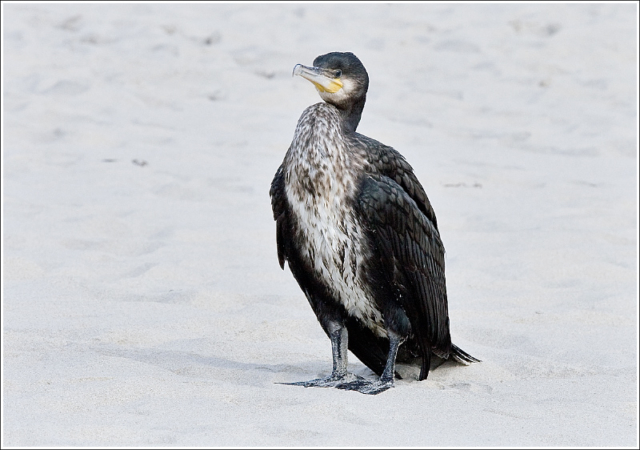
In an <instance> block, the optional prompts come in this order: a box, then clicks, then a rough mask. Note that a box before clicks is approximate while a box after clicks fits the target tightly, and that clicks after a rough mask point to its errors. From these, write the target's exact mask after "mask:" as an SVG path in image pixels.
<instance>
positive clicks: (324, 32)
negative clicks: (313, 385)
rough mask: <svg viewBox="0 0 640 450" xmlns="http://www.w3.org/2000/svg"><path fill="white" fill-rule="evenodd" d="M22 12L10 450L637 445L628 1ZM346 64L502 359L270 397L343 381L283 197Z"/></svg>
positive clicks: (7, 112) (484, 347)
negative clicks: (289, 238) (362, 70)
mask: <svg viewBox="0 0 640 450" xmlns="http://www.w3.org/2000/svg"><path fill="white" fill-rule="evenodd" d="M2 7H3V14H2V16H3V52H4V53H3V57H4V61H3V127H4V128H3V146H2V148H3V169H2V177H3V241H2V251H3V265H2V269H3V283H2V284H3V295H2V301H3V305H2V312H3V315H2V316H3V318H2V325H3V333H2V338H3V352H2V354H3V366H2V367H3V373H2V375H3V388H2V389H3V395H2V397H3V398H2V400H3V403H2V406H3V419H2V420H3V424H2V425H3V427H2V433H3V446H11V447H15V446H20V447H22V446H207V447H211V446H398V447H405V446H432V447H441V446H505V447H511V446H569V447H573V446H616V447H617V446H629V447H634V446H637V445H638V389H637V383H638V331H637V326H638V239H637V231H638V195H637V189H638V140H637V137H638V134H637V119H638V110H637V105H638V103H637V100H638V90H637V81H638V73H637V65H638V48H637V37H638V25H637V14H638V6H637V4H635V3H625V4H615V3H601V4H598V3H588V4H547V3H544V4H502V3H495V4H456V3H445V4H313V5H312V4H246V5H245V4H146V3H144V4H75V3H65V4H47V3H45V4H27V3H24V4H21V3H17V4H14V3H7V2H5V3H3V4H2ZM329 51H352V52H354V53H355V54H356V55H358V57H359V58H360V59H361V60H362V61H363V63H364V64H365V66H366V68H367V70H368V72H369V74H370V78H371V84H370V90H369V95H368V103H367V106H366V107H365V111H364V115H363V118H362V122H361V124H360V127H359V131H360V132H361V133H363V134H366V135H368V136H371V137H373V138H375V139H378V140H380V141H381V142H384V143H385V144H388V145H392V146H393V147H395V148H396V149H398V150H399V151H400V152H402V153H403V154H404V155H405V156H406V157H407V159H408V160H409V162H410V163H411V164H412V166H413V167H414V169H415V172H416V173H417V175H418V177H419V179H420V180H421V182H422V184H423V185H424V187H425V190H426V191H427V193H428V195H429V198H430V200H431V202H432V204H433V206H434V208H435V211H436V214H437V216H438V223H439V228H440V230H441V235H442V239H443V241H444V243H445V247H446V249H447V259H446V261H447V282H448V291H449V305H450V306H449V315H450V318H451V331H452V337H453V341H454V342H455V343H456V344H457V345H459V346H460V347H461V348H463V349H464V350H466V351H467V352H469V353H470V354H472V355H474V356H476V357H478V358H480V359H482V360H483V362H482V363H480V364H475V365H472V366H468V367H465V366H459V365H454V364H449V363H447V364H445V365H443V366H441V367H440V368H438V369H436V370H434V371H433V372H432V373H431V374H430V376H429V379H428V380H426V381H423V382H417V381H415V380H411V379H404V380H399V381H398V382H397V383H396V387H395V388H394V389H391V390H389V391H387V392H385V393H383V394H380V395H378V396H366V395H362V394H359V393H357V392H344V391H341V390H337V389H304V388H300V387H294V386H285V385H281V384H277V383H278V382H290V381H300V380H307V379H310V378H315V377H317V376H324V375H326V374H328V373H329V372H330V370H331V351H330V345H329V341H328V339H327V338H326V336H325V335H324V333H323V332H322V330H321V329H320V326H319V325H318V323H317V320H316V318H315V316H314V315H313V313H312V311H311V309H310V307H309V305H308V304H307V301H306V300H305V298H304V295H303V294H302V292H301V291H300V289H299V288H298V286H297V285H296V283H295V281H294V280H293V277H292V276H291V274H290V272H289V270H288V269H287V268H285V271H281V270H280V268H279V266H278V262H277V257H276V246H275V224H274V222H273V220H272V216H271V210H270V202H269V196H268V191H269V184H270V182H271V179H272V177H273V174H274V173H275V171H276V169H277V168H278V166H279V164H280V162H281V161H282V158H283V156H284V154H285V152H286V150H287V147H288V145H289V143H290V141H291V138H292V135H293V131H294V129H295V125H296V121H297V119H298V117H299V116H300V114H301V112H302V111H303V110H304V108H306V107H307V106H309V105H311V104H313V103H316V102H318V101H320V99H319V97H318V95H317V93H316V92H315V89H313V86H312V85H311V84H309V83H308V82H307V81H305V80H303V79H301V78H299V77H296V78H292V77H291V71H292V69H293V66H294V65H295V64H297V63H301V64H307V65H310V64H311V63H312V61H313V59H314V58H315V57H316V56H318V55H320V54H323V53H327V52H329ZM350 367H351V369H352V370H353V371H354V372H355V373H357V374H359V375H361V376H365V377H368V378H374V375H373V373H372V372H371V371H370V370H369V369H367V368H366V367H365V366H364V365H362V364H361V363H360V362H359V361H358V360H356V359H355V357H353V356H352V357H351V359H350Z"/></svg>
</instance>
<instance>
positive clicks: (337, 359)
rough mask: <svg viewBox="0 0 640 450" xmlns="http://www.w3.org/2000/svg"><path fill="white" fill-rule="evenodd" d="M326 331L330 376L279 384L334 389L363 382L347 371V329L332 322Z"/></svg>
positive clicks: (360, 378)
mask: <svg viewBox="0 0 640 450" xmlns="http://www.w3.org/2000/svg"><path fill="white" fill-rule="evenodd" d="M327 329H328V331H329V333H328V334H329V339H331V352H332V354H333V370H332V371H331V375H329V376H328V377H326V378H317V379H315V380H309V381H298V382H296V383H279V384H290V385H293V386H304V387H335V386H338V385H341V384H344V383H349V382H357V381H359V380H364V378H362V377H359V376H357V375H355V374H352V373H349V372H348V371H347V344H348V339H349V334H348V332H347V328H346V327H345V326H344V325H342V324H341V323H338V322H333V321H332V322H329V324H328V326H327Z"/></svg>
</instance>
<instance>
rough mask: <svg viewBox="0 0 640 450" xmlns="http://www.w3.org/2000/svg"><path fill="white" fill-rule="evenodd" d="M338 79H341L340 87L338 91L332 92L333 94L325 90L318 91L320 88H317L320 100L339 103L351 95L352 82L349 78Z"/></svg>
mask: <svg viewBox="0 0 640 450" xmlns="http://www.w3.org/2000/svg"><path fill="white" fill-rule="evenodd" d="M340 81H342V88H341V89H340V90H339V91H337V92H334V93H333V94H332V93H330V92H326V91H325V92H320V90H318V93H319V94H320V98H322V100H324V101H325V102H330V103H341V102H342V101H344V100H345V99H346V98H347V97H349V96H350V95H351V92H352V91H353V87H354V86H353V83H352V82H351V80H349V79H342V80H340Z"/></svg>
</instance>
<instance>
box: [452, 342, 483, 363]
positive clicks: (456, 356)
mask: <svg viewBox="0 0 640 450" xmlns="http://www.w3.org/2000/svg"><path fill="white" fill-rule="evenodd" d="M449 357H450V358H453V360H454V361H456V362H459V363H461V364H464V365H465V366H466V365H469V364H471V363H476V362H481V361H480V360H479V359H477V358H474V357H473V356H471V355H470V354H468V353H467V352H465V351H464V350H462V349H461V348H460V347H456V346H455V345H454V344H451V351H450V352H449Z"/></svg>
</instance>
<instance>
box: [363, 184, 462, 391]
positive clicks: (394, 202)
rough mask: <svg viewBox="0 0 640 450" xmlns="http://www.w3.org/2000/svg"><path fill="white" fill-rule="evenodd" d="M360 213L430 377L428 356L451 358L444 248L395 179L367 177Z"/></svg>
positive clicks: (433, 228)
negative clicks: (408, 321)
mask: <svg viewBox="0 0 640 450" xmlns="http://www.w3.org/2000/svg"><path fill="white" fill-rule="evenodd" d="M358 209H359V214H360V216H361V218H362V220H363V222H364V223H365V224H366V226H367V229H368V233H369V238H370V239H371V241H372V244H373V250H374V255H375V256H374V257H375V258H376V260H377V261H379V262H380V264H381V266H382V267H383V271H384V273H386V274H387V275H386V276H387V282H388V283H390V284H391V285H392V286H393V288H394V291H395V292H398V293H399V295H397V296H396V301H397V302H398V304H399V305H400V306H401V307H402V308H403V309H404V311H405V312H406V314H407V316H408V317H409V320H410V322H411V329H412V332H413V335H414V339H415V340H416V341H417V344H418V347H419V348H420V349H421V353H422V355H421V356H422V357H423V366H422V371H421V375H420V379H423V378H426V375H427V373H428V369H429V357H430V352H431V351H433V352H434V353H435V354H436V355H438V356H441V357H443V358H445V359H446V358H448V356H449V352H450V350H451V337H450V334H449V318H448V308H447V293H446V285H445V275H444V246H443V245H442V242H441V240H440V234H439V233H438V230H437V228H436V226H435V224H434V223H433V221H431V220H430V219H429V217H428V216H427V215H425V214H424V213H423V211H422V210H421V209H420V208H419V207H418V205H417V204H416V202H415V201H414V200H413V199H412V198H411V196H410V195H409V194H408V193H407V192H405V190H404V189H403V188H402V187H401V185H399V184H398V183H397V182H396V181H395V180H393V179H391V178H389V177H385V176H380V175H372V176H367V177H366V178H365V179H364V180H363V184H362V189H361V192H360V195H359V197H358Z"/></svg>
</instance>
